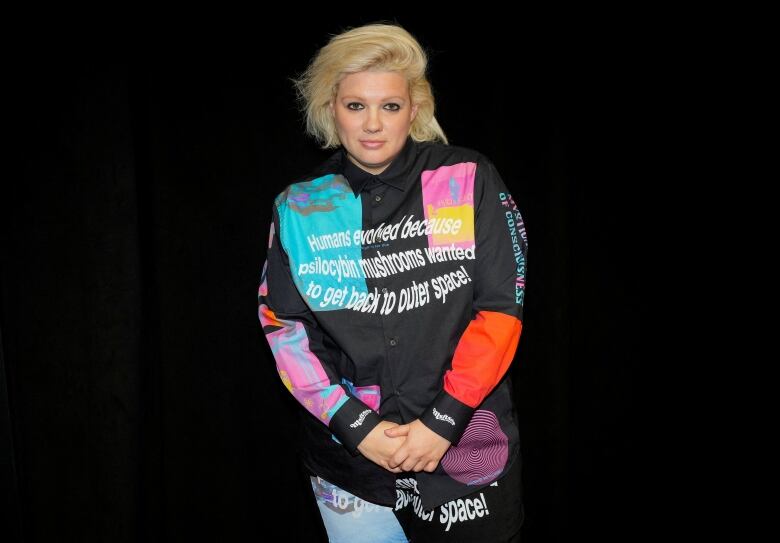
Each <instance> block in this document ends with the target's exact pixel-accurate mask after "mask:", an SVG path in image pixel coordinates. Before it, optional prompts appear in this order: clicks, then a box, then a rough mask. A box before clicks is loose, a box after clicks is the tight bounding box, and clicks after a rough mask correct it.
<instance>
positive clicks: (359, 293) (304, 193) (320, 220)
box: [277, 174, 368, 311]
mask: <svg viewBox="0 0 780 543" xmlns="http://www.w3.org/2000/svg"><path fill="white" fill-rule="evenodd" d="M277 207H278V210H279V220H280V229H281V235H280V239H281V241H282V246H283V247H284V249H285V251H286V252H287V255H288V257H289V260H290V271H291V273H292V277H293V281H294V282H295V285H296V287H297V288H298V290H299V291H300V293H301V296H303V299H304V300H305V301H306V303H307V304H308V305H309V307H310V308H311V309H312V311H335V310H338V309H347V308H349V307H350V301H352V305H354V303H355V300H357V299H360V298H365V296H366V294H367V292H368V288H367V286H366V279H365V275H364V274H363V270H362V268H361V266H360V259H361V257H362V252H361V245H360V229H361V228H362V225H363V219H362V216H363V211H362V204H361V198H360V197H357V198H356V197H355V193H354V192H352V189H351V188H350V186H349V183H348V182H347V180H346V179H345V178H344V176H342V175H338V174H335V175H334V174H328V175H325V176H323V177H319V178H317V179H313V180H311V181H306V182H302V183H295V184H293V185H290V186H289V187H288V189H287V191H285V192H284V193H282V194H281V195H280V197H279V201H278V202H277Z"/></svg>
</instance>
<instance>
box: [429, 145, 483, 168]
mask: <svg viewBox="0 0 780 543" xmlns="http://www.w3.org/2000/svg"><path fill="white" fill-rule="evenodd" d="M417 148H418V157H419V158H420V159H422V160H423V161H426V162H441V163H447V162H449V163H454V162H475V163H480V162H482V161H483V160H485V156H484V155H483V154H482V153H480V152H479V151H477V150H476V149H473V148H471V147H465V146H462V145H448V144H446V143H441V142H439V141H426V142H420V143H418V144H417Z"/></svg>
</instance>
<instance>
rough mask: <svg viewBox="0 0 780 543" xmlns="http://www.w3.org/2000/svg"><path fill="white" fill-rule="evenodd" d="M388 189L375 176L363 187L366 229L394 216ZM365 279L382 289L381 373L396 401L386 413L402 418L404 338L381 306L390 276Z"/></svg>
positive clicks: (371, 284)
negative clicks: (387, 198) (400, 371)
mask: <svg viewBox="0 0 780 543" xmlns="http://www.w3.org/2000/svg"><path fill="white" fill-rule="evenodd" d="M387 190H388V186H387V185H386V184H385V183H382V182H381V181H380V180H379V178H377V177H375V176H372V177H370V178H369V179H368V181H367V182H366V184H365V186H364V187H363V192H364V193H365V194H366V196H367V198H366V200H365V201H366V204H365V205H364V206H363V217H364V224H363V228H364V229H371V228H375V227H376V226H378V225H379V224H381V223H382V222H383V221H385V224H387V219H388V218H389V217H390V216H391V215H392V210H385V208H386V201H385V194H386V192H387ZM376 251H377V250H376V248H372V249H370V250H369V251H368V254H367V255H364V256H370V257H374V256H376ZM381 252H382V253H383V254H386V253H388V252H389V251H381ZM366 282H367V283H368V286H369V288H370V290H373V289H374V288H377V289H379V292H380V296H381V299H380V303H379V307H380V310H378V311H377V316H378V318H379V322H380V324H381V327H382V337H383V347H384V350H385V351H384V352H385V353H386V356H385V367H384V368H381V369H380V373H379V374H380V376H381V375H384V376H386V377H388V378H389V379H390V383H383V384H384V385H385V386H386V385H387V384H389V385H390V386H391V387H392V391H393V395H394V400H395V401H392V402H390V404H389V407H390V409H389V411H387V412H386V413H383V414H390V413H395V414H397V415H398V416H399V417H402V415H401V406H400V396H401V394H402V390H401V387H400V379H399V376H398V375H397V373H396V372H395V371H394V369H395V368H398V367H399V366H398V364H399V361H400V360H399V358H400V352H401V348H400V342H401V338H400V336H399V334H398V332H397V330H396V329H395V327H394V326H393V319H392V317H391V316H392V312H391V313H390V314H389V315H384V314H383V313H382V312H381V308H382V306H383V305H384V301H385V295H386V294H387V292H388V290H389V288H388V287H389V286H390V283H391V281H390V278H386V277H370V278H367V279H366Z"/></svg>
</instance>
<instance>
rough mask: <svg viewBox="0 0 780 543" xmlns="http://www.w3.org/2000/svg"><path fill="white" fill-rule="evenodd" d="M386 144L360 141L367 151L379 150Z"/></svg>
mask: <svg viewBox="0 0 780 543" xmlns="http://www.w3.org/2000/svg"><path fill="white" fill-rule="evenodd" d="M384 144H385V142H384V141H372V140H360V145H362V146H363V147H365V148H366V149H379V148H380V147H382V145H384Z"/></svg>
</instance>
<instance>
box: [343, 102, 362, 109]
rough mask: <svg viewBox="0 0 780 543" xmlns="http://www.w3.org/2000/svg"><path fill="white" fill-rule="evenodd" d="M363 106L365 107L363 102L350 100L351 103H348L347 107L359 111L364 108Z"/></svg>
mask: <svg viewBox="0 0 780 543" xmlns="http://www.w3.org/2000/svg"><path fill="white" fill-rule="evenodd" d="M352 106H356V107H352ZM362 107H363V104H361V103H360V102H350V103H348V104H347V109H351V110H353V111H359V108H362Z"/></svg>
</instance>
